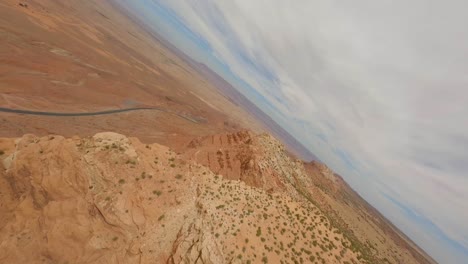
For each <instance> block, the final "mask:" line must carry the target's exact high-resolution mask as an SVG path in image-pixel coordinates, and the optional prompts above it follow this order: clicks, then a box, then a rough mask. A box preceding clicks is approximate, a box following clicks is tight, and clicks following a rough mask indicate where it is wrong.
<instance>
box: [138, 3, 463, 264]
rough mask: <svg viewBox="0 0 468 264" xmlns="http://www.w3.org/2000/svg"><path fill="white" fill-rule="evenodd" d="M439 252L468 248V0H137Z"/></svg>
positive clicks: (440, 257)
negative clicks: (467, 13) (467, 0)
mask: <svg viewBox="0 0 468 264" xmlns="http://www.w3.org/2000/svg"><path fill="white" fill-rule="evenodd" d="M132 5H134V7H135V9H138V10H139V12H140V13H141V14H143V15H144V16H145V19H146V20H147V21H148V22H149V24H151V25H153V26H154V29H155V30H157V31H158V33H160V34H161V35H162V36H164V37H165V38H166V39H167V40H169V41H170V42H172V43H173V44H174V45H175V46H177V47H178V48H179V49H181V50H183V51H184V52H185V53H187V54H188V55H190V56H192V57H193V58H194V59H196V60H198V61H200V62H203V63H205V64H207V65H208V66H209V67H211V68H212V69H213V70H214V71H216V72H217V73H219V74H220V75H221V76H223V77H224V78H225V79H226V80H228V81H229V82H231V83H232V84H233V85H234V86H235V87H236V88H237V89H239V91H241V92H242V93H244V94H245V95H247V96H248V97H249V98H251V100H252V101H253V102H254V103H255V104H257V105H258V106H259V107H260V108H261V109H262V110H264V111H265V112H266V113H267V114H269V115H270V116H271V117H272V118H273V119H274V120H275V121H277V122H278V123H279V124H280V125H282V126H283V127H284V128H285V129H286V130H288V131H289V132H290V133H291V134H292V135H294V136H295V137H296V138H297V139H299V140H300V141H301V142H302V143H303V144H304V145H305V146H306V147H307V148H309V149H310V150H311V151H312V152H313V153H314V154H315V155H316V156H317V157H319V159H320V160H321V161H323V162H324V163H326V164H327V165H328V166H329V167H331V168H332V169H333V170H335V171H336V172H338V173H339V174H341V175H342V176H343V178H344V179H345V180H346V181H347V182H348V183H349V184H350V185H351V186H352V187H353V188H354V189H355V190H356V191H358V192H359V194H360V195H361V196H363V197H364V198H365V199H366V200H367V201H369V202H370V203H371V204H372V205H373V206H375V207H376V208H377V209H378V210H379V211H380V212H381V213H383V214H384V215H385V216H386V217H387V218H388V219H389V220H391V221H392V222H393V223H394V224H396V225H397V226H398V227H399V228H400V229H401V230H402V231H403V232H405V233H406V234H407V235H408V236H409V237H411V238H412V239H413V240H414V241H415V242H416V243H417V244H418V245H420V246H421V247H422V248H423V249H424V250H425V251H426V252H428V253H429V254H430V255H431V256H432V257H434V258H435V259H436V260H437V261H439V262H440V263H466V259H468V16H467V15H466V10H468V2H466V1H464V0H447V1H440V0H409V1H408V0H404V1H403V0H380V1H373V0H355V1H336V0H294V1H292V0H291V1H284V0H230V1H216V0H138V1H134V2H133V3H132Z"/></svg>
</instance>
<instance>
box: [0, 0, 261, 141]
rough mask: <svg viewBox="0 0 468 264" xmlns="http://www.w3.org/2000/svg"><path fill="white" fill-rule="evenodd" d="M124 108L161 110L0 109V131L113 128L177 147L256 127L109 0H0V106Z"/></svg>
mask: <svg viewBox="0 0 468 264" xmlns="http://www.w3.org/2000/svg"><path fill="white" fill-rule="evenodd" d="M131 107H157V108H160V109H164V110H165V111H133V112H126V113H120V114H116V115H107V116H81V117H59V116H30V115H17V114H11V113H2V112H0V122H1V124H2V126H1V129H0V136H3V137H21V136H22V135H24V134H27V133H33V134H36V135H48V134H60V135H64V136H68V137H71V136H74V135H80V136H92V135H94V134H96V133H98V132H104V131H116V132H119V133H122V134H125V135H128V136H134V137H138V138H139V139H140V140H142V141H143V142H158V143H162V144H165V145H170V146H173V147H175V146H177V145H178V144H182V145H183V144H185V140H186V139H187V138H191V137H193V136H202V135H208V134H213V133H220V132H223V131H235V130H238V129H239V128H248V129H251V130H254V131H261V130H263V129H262V126H261V125H259V123H258V122H256V121H255V120H254V119H253V118H252V117H251V115H250V114H248V113H247V112H246V111H245V110H244V109H243V108H242V106H239V105H235V104H234V103H232V102H231V101H230V99H229V98H228V97H226V96H225V95H224V94H222V93H221V92H220V91H219V90H218V89H217V88H216V87H215V86H213V85H212V84H211V83H209V82H208V81H207V80H206V78H205V77H203V76H202V75H200V74H199V73H198V72H197V71H196V70H194V69H193V68H192V67H190V66H189V65H188V64H187V63H186V62H185V61H184V60H182V59H181V58H180V56H178V54H176V52H175V51H173V50H170V49H168V48H167V47H166V46H164V45H163V43H162V42H161V41H160V39H158V36H157V35H156V34H155V33H154V32H151V31H149V30H147V29H146V28H145V27H144V26H142V25H140V23H139V22H137V21H136V20H134V19H133V18H132V17H130V16H129V15H128V14H127V13H126V12H125V11H124V10H122V9H121V8H120V7H119V6H118V5H117V2H116V1H112V0H103V1H61V0H28V1H18V0H5V1H1V2H0V108H9V109H25V110H34V111H45V112H75V113H82V112H97V111H105V110H113V109H126V108H131ZM183 117H186V118H183Z"/></svg>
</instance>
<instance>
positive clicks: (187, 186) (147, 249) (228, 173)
mask: <svg viewBox="0 0 468 264" xmlns="http://www.w3.org/2000/svg"><path fill="white" fill-rule="evenodd" d="M0 150H2V152H0V153H1V154H0V160H1V161H2V165H1V166H2V168H0V201H1V202H0V203H1V204H0V230H1V232H0V241H1V243H0V262H2V263H67V262H68V263H372V262H373V263H382V262H378V261H381V260H383V258H384V257H383V256H384V255H382V253H381V252H380V251H375V252H373V251H372V252H367V251H365V250H363V249H362V248H358V247H356V246H355V244H356V241H355V240H357V238H356V237H355V236H354V237H353V236H350V235H349V231H347V230H343V227H342V226H339V225H336V221H335V220H334V219H332V218H331V216H333V215H330V214H328V215H327V211H326V210H323V207H322V206H321V205H320V204H319V203H316V202H315V201H314V200H313V199H312V197H313V194H314V193H316V192H318V190H317V189H316V187H315V185H314V180H313V177H311V176H310V175H309V174H308V172H307V170H306V167H305V166H304V164H303V163H302V162H301V161H299V160H295V159H292V158H291V157H290V156H289V155H287V153H286V152H285V150H284V147H283V146H282V145H281V144H280V142H279V141H277V140H276V139H274V138H273V137H271V136H269V135H267V134H261V135H255V134H253V133H251V132H248V131H241V132H237V133H230V134H220V135H215V136H211V137H201V138H196V139H193V140H192V141H190V142H189V143H188V146H187V148H186V149H185V150H184V151H182V152H181V153H180V154H177V153H175V152H174V151H172V150H171V149H169V148H168V147H165V146H162V145H159V144H150V145H147V144H143V143H141V142H140V141H139V140H138V139H136V138H127V137H125V136H123V135H120V134H116V133H99V134H96V135H95V136H93V137H88V138H78V137H73V138H68V139H67V138H64V137H61V136H56V135H54V136H52V135H50V136H46V137H40V138H39V137H36V136H34V135H25V136H23V137H22V138H19V139H1V140H0ZM317 168H319V170H318V171H319V172H320V171H321V169H320V168H321V167H317ZM322 169H323V168H322ZM324 172H325V170H324ZM357 241H359V240H357ZM359 245H360V244H359ZM400 260H402V261H406V260H408V261H406V262H405V263H417V262H416V261H413V259H411V258H410V257H407V255H403V257H401V259H400ZM400 260H398V259H397V260H394V259H390V258H387V261H388V262H389V263H398V261H400Z"/></svg>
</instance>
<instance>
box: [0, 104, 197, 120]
mask: <svg viewBox="0 0 468 264" xmlns="http://www.w3.org/2000/svg"><path fill="white" fill-rule="evenodd" d="M142 110H150V111H161V112H165V113H169V114H173V115H176V116H178V117H181V118H183V119H186V120H188V121H190V122H193V123H198V122H197V121H196V120H194V119H192V118H190V117H187V116H184V115H181V114H177V113H174V112H171V111H168V110H165V109H163V108H159V107H133V108H125V109H114V110H106V111H98V112H77V113H66V112H42V111H32V110H24V109H12V108H5V107H0V112H5V113H13V114H23V115H38V116H69V117H71V116H98V115H111V114H118V113H124V112H132V111H142Z"/></svg>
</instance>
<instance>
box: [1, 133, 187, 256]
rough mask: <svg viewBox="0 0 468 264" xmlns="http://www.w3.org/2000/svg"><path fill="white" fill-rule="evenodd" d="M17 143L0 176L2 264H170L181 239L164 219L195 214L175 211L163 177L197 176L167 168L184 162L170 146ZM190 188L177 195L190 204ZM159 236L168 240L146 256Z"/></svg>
mask: <svg viewBox="0 0 468 264" xmlns="http://www.w3.org/2000/svg"><path fill="white" fill-rule="evenodd" d="M12 141H13V140H12ZM3 145H6V144H3ZM11 145H14V148H13V149H10V150H8V152H9V153H7V154H8V156H7V157H6V158H4V159H7V160H9V161H8V162H7V164H8V166H5V167H6V168H5V167H3V168H2V170H1V172H0V173H1V177H0V183H1V184H0V188H1V189H0V193H1V196H2V197H1V200H2V206H1V208H0V210H1V211H0V215H1V220H0V227H1V228H2V232H1V234H0V241H1V242H2V243H1V244H0V261H1V262H3V263H34V262H37V263H43V262H44V261H45V262H47V261H51V262H60V263H62V262H67V261H68V262H73V263H93V262H95V263H105V262H108V263H115V262H116V261H121V262H125V263H132V262H139V261H140V260H141V259H145V258H151V259H153V260H154V259H165V258H166V256H165V255H166V254H167V253H168V252H170V250H169V249H170V247H171V246H172V244H171V239H172V240H173V239H175V235H176V234H175V233H174V232H171V230H170V228H175V229H178V228H179V227H178V226H175V227H174V226H172V225H167V226H165V228H161V224H160V223H159V222H160V221H158V218H159V217H161V215H164V214H171V213H174V214H175V215H176V216H175V217H173V219H172V220H173V223H178V222H177V220H178V217H179V216H177V215H178V214H179V212H180V213H184V212H185V213H186V215H190V212H188V211H190V209H183V208H178V207H177V206H173V207H172V206H171V205H172V204H174V205H176V202H175V201H173V200H175V199H174V198H173V197H162V196H163V195H162V194H160V192H161V193H162V192H164V189H165V186H161V185H162V184H161V183H160V181H163V178H164V179H167V178H172V179H175V178H174V177H175V174H178V173H179V172H182V171H183V172H184V173H185V174H187V175H190V173H191V172H193V171H194V170H191V169H189V168H188V165H187V164H180V165H178V166H179V167H178V168H172V167H170V166H168V165H167V164H165V163H167V162H168V160H172V161H171V162H172V163H174V164H177V163H180V162H178V161H177V158H176V155H175V153H172V152H171V151H170V150H169V149H167V148H166V147H163V146H159V145H151V146H145V145H143V144H141V143H140V142H139V141H138V140H136V139H128V138H126V137H125V136H122V135H118V134H115V133H100V134H97V135H95V136H94V137H92V138H87V139H65V138H63V137H59V136H50V137H43V138H37V137H34V136H32V135H26V136H24V137H23V138H21V139H19V140H16V142H15V143H14V144H11ZM158 159H161V164H160V165H157V164H156V163H155V161H156V160H158ZM167 168H171V170H169V169H167ZM195 171H196V169H195ZM158 174H159V175H158ZM162 174H164V177H163V175H162ZM192 187H194V186H190V185H188V184H186V185H184V184H181V185H179V186H177V187H175V186H174V188H172V189H171V191H172V192H174V193H175V192H177V193H178V197H177V199H178V201H179V202H178V203H182V202H185V199H191V197H190V198H189V196H190V195H191V194H193V192H191V191H190V190H191V189H190V188H192ZM153 192H154V193H153ZM159 196H161V197H159ZM157 197H159V201H156V199H157ZM159 203H160V205H158V204H159ZM155 207H156V208H155ZM157 207H160V208H157ZM176 208H177V209H176ZM172 210H177V213H176V212H173V211H172ZM179 218H182V215H181V216H180V217H179ZM182 222H183V220H179V223H180V224H181V223H182ZM150 230H151V232H150ZM154 230H157V231H154ZM160 233H167V237H168V240H167V241H163V243H160V244H159V245H156V246H155V247H154V248H155V249H154V250H153V249H148V250H146V251H145V250H144V249H143V248H145V247H146V245H148V243H154V242H155V241H159V240H160V237H157V235H160ZM171 237H172V238H171ZM155 244H156V243H155ZM148 247H149V246H148Z"/></svg>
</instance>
